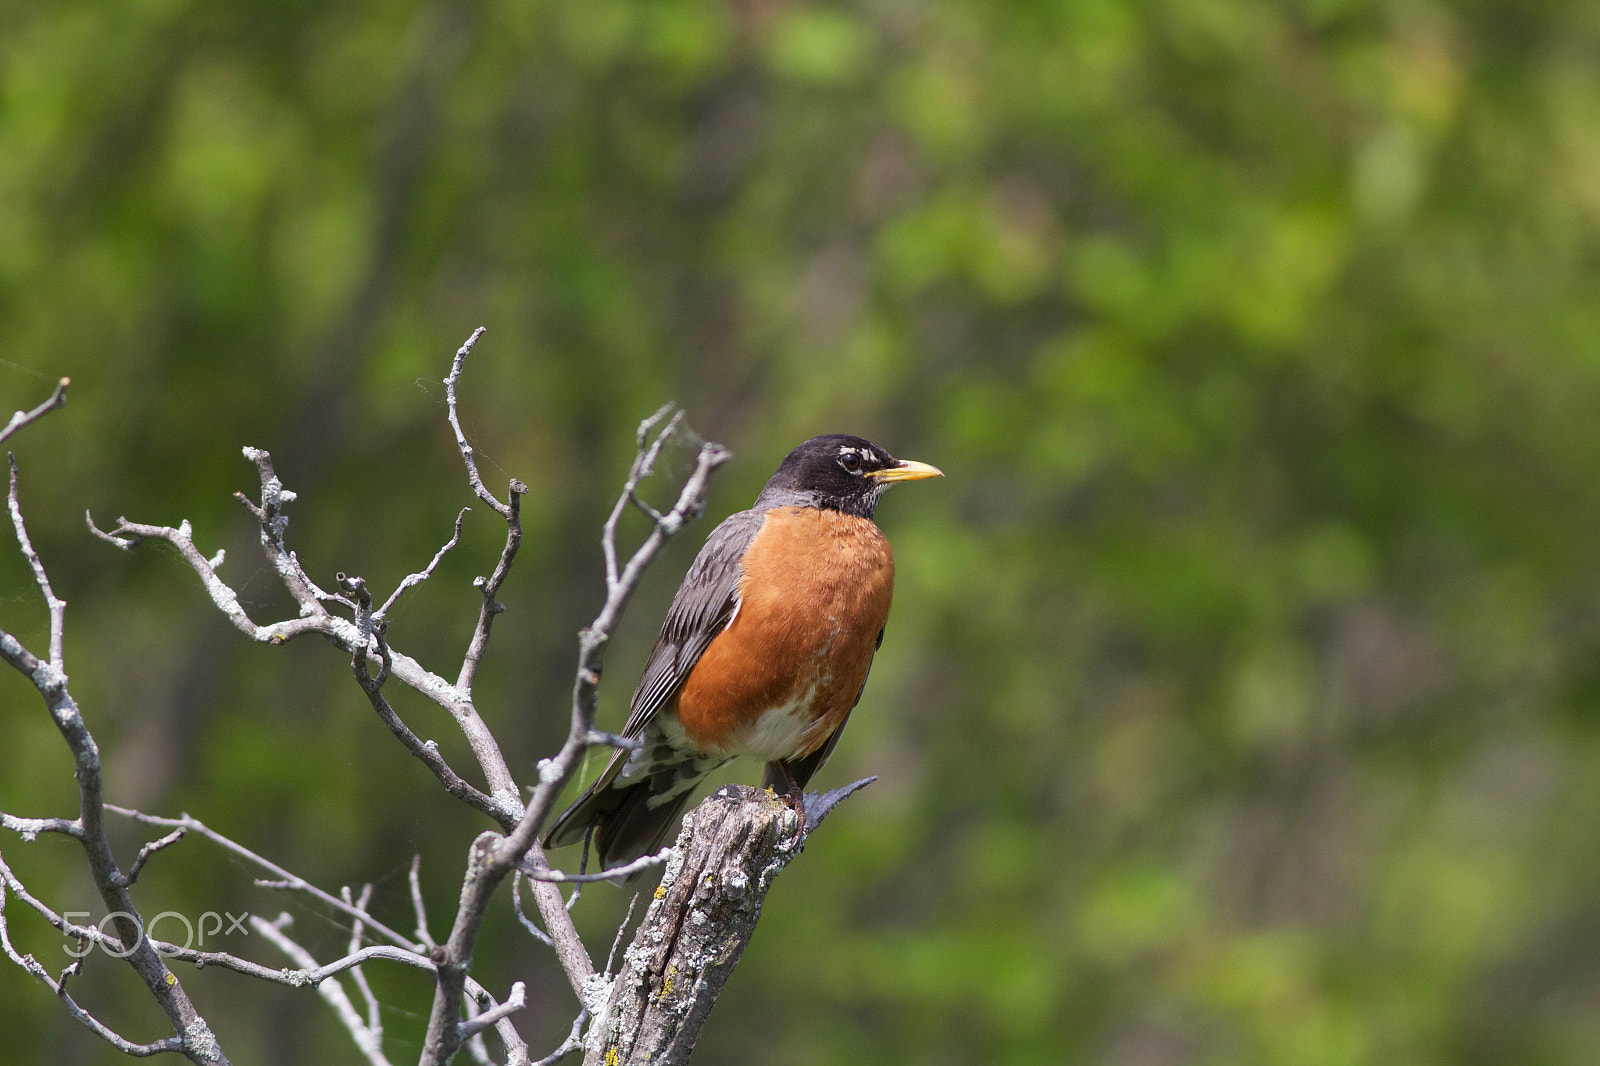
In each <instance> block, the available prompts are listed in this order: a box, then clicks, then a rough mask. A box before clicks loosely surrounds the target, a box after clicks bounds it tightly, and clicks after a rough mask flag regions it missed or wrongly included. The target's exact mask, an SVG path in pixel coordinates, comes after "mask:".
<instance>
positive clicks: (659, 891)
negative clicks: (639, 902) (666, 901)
mask: <svg viewBox="0 0 1600 1066" xmlns="http://www.w3.org/2000/svg"><path fill="white" fill-rule="evenodd" d="M666 894H667V886H666V885H657V886H656V899H662V898H663V897H665V896H666Z"/></svg>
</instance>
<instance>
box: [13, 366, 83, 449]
mask: <svg viewBox="0 0 1600 1066" xmlns="http://www.w3.org/2000/svg"><path fill="white" fill-rule="evenodd" d="M71 384H72V379H71V378H62V379H61V380H60V381H57V382H56V389H55V391H54V392H52V393H51V394H50V398H49V399H48V400H46V401H45V402H44V403H42V404H40V405H39V406H38V407H35V408H34V409H33V410H31V411H18V412H17V413H16V414H14V415H12V416H11V421H9V422H7V423H6V424H5V426H4V427H0V443H4V442H5V439H6V438H7V437H9V436H11V434H13V433H15V432H16V431H17V430H19V429H21V428H22V427H23V426H25V425H27V424H28V423H30V422H37V421H38V420H39V419H41V418H43V417H44V416H45V415H47V414H49V413H50V412H51V411H54V410H55V409H56V408H57V407H61V406H63V405H65V404H66V402H67V386H68V385H71Z"/></svg>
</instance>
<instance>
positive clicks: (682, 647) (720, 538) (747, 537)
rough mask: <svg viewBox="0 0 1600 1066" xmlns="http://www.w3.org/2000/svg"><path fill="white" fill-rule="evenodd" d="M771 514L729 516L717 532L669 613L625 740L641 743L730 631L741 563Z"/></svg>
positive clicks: (642, 680) (635, 701)
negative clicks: (697, 666)
mask: <svg viewBox="0 0 1600 1066" xmlns="http://www.w3.org/2000/svg"><path fill="white" fill-rule="evenodd" d="M766 517H767V516H766V512H765V511H740V512H738V513H737V514H732V515H729V516H728V517H727V518H726V519H724V520H723V522H722V524H721V525H719V526H718V527H717V528H716V529H714V530H712V531H711V536H709V537H707V538H706V543H705V547H703V548H701V549H700V554H699V555H697V556H696V557H695V560H694V563H693V565H691V566H690V567H689V573H688V574H686V575H685V576H684V579H683V584H682V585H681V586H680V587H679V588H678V594H677V595H676V596H674V597H673V598H672V606H671V607H669V608H668V609H667V620H666V621H665V622H663V623H662V624H661V636H660V637H659V638H658V639H657V640H656V646H655V648H654V649H653V650H651V652H650V659H649V661H647V662H646V663H645V666H644V675H643V676H642V677H640V678H639V687H638V689H636V690H635V691H634V694H633V703H632V710H631V712H630V713H629V715H628V724H627V725H625V726H623V728H622V735H623V736H627V737H637V736H639V735H641V734H642V733H643V732H644V728H645V726H647V725H649V724H650V720H651V719H652V718H654V717H655V716H656V714H657V713H659V712H660V710H661V708H662V707H664V706H666V705H667V703H669V702H670V701H671V700H672V697H673V696H675V695H677V693H678V689H680V688H682V687H683V683H684V681H685V680H686V679H687V678H688V676H689V671H690V670H692V669H694V664H695V663H697V662H699V661H700V656H701V655H703V654H704V653H705V650H706V648H707V647H708V646H709V645H710V644H711V642H712V641H713V640H715V639H716V636H717V634H718V633H721V632H722V631H723V630H724V629H726V628H728V623H729V622H731V621H732V620H733V614H734V612H735V611H736V610H738V607H739V579H740V578H741V577H742V576H743V574H744V567H743V565H742V563H741V560H742V559H743V558H744V553H745V549H746V548H748V547H749V546H750V542H751V541H753V540H755V539H756V534H757V533H759V532H760V531H761V525H762V523H763V522H765V521H766Z"/></svg>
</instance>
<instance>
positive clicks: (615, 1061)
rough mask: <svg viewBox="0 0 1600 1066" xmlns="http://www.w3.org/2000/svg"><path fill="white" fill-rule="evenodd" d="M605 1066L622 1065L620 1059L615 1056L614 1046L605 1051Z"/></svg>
mask: <svg viewBox="0 0 1600 1066" xmlns="http://www.w3.org/2000/svg"><path fill="white" fill-rule="evenodd" d="M606 1066H622V1060H621V1059H620V1058H618V1057H617V1049H616V1048H611V1049H610V1050H609V1051H607V1052H606Z"/></svg>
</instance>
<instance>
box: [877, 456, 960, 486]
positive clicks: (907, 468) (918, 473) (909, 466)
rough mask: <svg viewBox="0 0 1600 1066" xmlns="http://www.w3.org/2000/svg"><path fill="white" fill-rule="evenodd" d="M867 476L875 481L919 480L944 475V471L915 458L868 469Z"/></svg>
mask: <svg viewBox="0 0 1600 1066" xmlns="http://www.w3.org/2000/svg"><path fill="white" fill-rule="evenodd" d="M867 476H868V477H870V478H873V479H875V480H877V481H921V480H922V479H923V478H925V477H944V471H943V470H940V469H939V468H938V467H936V466H929V465H928V464H927V463H919V462H917V461H916V460H915V459H901V460H900V462H899V463H898V464H897V465H895V466H886V467H884V468H883V469H882V470H872V471H869V472H868V473H867Z"/></svg>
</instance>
